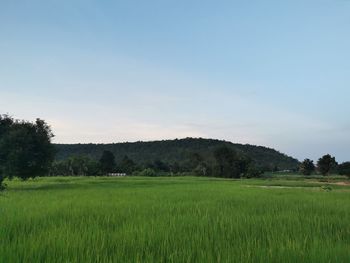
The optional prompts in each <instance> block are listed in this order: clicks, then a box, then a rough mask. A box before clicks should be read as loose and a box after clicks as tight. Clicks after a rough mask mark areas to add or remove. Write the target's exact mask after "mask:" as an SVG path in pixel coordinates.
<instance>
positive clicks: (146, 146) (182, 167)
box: [55, 138, 299, 173]
mask: <svg viewBox="0 0 350 263" xmlns="http://www.w3.org/2000/svg"><path fill="white" fill-rule="evenodd" d="M55 146H56V148H57V160H64V159H66V158H68V157H70V156H73V155H88V156H90V157H91V158H93V159H95V160H99V158H100V157H101V155H102V153H103V151H106V150H108V151H111V152H112V153H113V154H114V155H115V158H116V163H117V164H118V163H120V162H121V161H122V159H123V158H124V156H128V157H129V158H130V159H131V160H133V161H134V162H135V163H136V164H137V166H139V167H142V168H147V167H149V168H152V169H157V168H156V167H151V166H150V165H151V164H153V165H154V162H155V161H156V160H158V161H161V162H162V163H164V164H166V165H167V166H168V168H169V170H171V172H174V173H177V172H189V171H192V170H193V169H194V168H195V167H196V166H197V165H193V163H192V160H193V159H195V156H193V155H196V154H199V155H200V157H201V158H202V159H203V160H204V162H205V163H206V164H207V166H210V167H211V166H213V164H214V163H215V158H214V155H213V153H214V151H215V150H216V149H217V148H219V147H221V146H227V147H228V148H230V149H232V150H233V151H235V152H236V154H237V155H238V156H239V157H241V158H247V159H250V160H251V161H252V162H253V163H254V165H255V166H256V167H257V168H259V169H261V170H264V171H272V170H273V169H274V168H278V169H279V170H296V169H297V168H298V166H299V162H298V160H296V159H293V158H291V157H288V156H286V155H284V154H282V153H280V152H278V151H276V150H273V149H270V148H266V147H262V146H254V145H247V144H245V145H242V144H233V143H230V142H226V141H220V140H211V139H202V138H199V139H195V138H186V139H177V140H164V141H153V142H135V143H114V144H57V145H55Z"/></svg>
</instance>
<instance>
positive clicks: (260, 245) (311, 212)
mask: <svg viewBox="0 0 350 263" xmlns="http://www.w3.org/2000/svg"><path fill="white" fill-rule="evenodd" d="M323 184H324V183H319V182H318V181H317V180H316V179H313V180H310V179H308V180H302V179H300V178H298V179H296V180H294V181H293V180H291V179H290V178H289V179H288V180H283V179H281V178H279V179H265V180H263V179H260V180H256V179H254V180H252V179H246V180H224V179H212V178H195V177H177V178H176V177H168V178H140V177H135V178H131V177H126V178H72V177H66V178H63V177H54V178H37V179H35V180H31V181H28V182H20V181H11V182H8V190H7V191H5V192H4V193H2V194H1V195H0V216H1V217H0V262H6V263H10V262H84V263H85V262H142V263H144V262H152V263H154V262H191V263H192V262H201V263H202V262H298V263H300V262H317V263H321V262H349V259H350V187H349V186H338V185H332V186H331V187H332V188H333V190H332V191H324V190H322V188H321V187H320V186H322V185H323ZM266 186H267V187H266ZM276 186H278V187H276ZM281 186H286V188H281Z"/></svg>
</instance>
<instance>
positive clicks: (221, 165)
mask: <svg viewBox="0 0 350 263" xmlns="http://www.w3.org/2000/svg"><path fill="white" fill-rule="evenodd" d="M213 155H214V161H213V162H211V163H208V162H206V160H205V159H204V158H203V157H202V156H201V154H199V153H192V154H191V155H190V157H189V159H188V162H187V163H186V165H184V166H181V165H179V164H178V163H177V162H174V163H167V162H163V161H161V160H155V161H153V162H148V163H146V164H138V163H136V162H134V161H133V160H132V159H131V158H129V157H128V156H124V157H123V158H122V160H121V161H120V162H116V158H115V156H114V154H113V153H112V152H110V151H104V152H103V153H102V156H101V157H100V159H99V160H98V161H96V160H94V159H92V158H90V157H88V156H83V155H79V156H72V157H70V158H68V159H66V160H62V161H55V162H54V163H53V164H52V166H51V169H50V175H52V176H60V175H61V176H62V175H63V176H99V175H108V174H113V173H125V174H127V175H139V176H161V175H183V174H186V173H190V174H194V175H198V176H217V177H225V178H240V177H257V176H259V175H260V174H261V173H262V172H263V171H262V170H259V169H258V168H256V167H255V165H254V164H253V162H252V161H251V160H249V159H248V158H244V157H241V156H239V155H238V154H237V153H236V152H235V151H234V150H232V149H231V148H229V147H226V146H221V147H219V148H217V149H216V150H215V151H214V153H213Z"/></svg>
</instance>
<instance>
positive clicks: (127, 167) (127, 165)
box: [118, 155, 137, 174]
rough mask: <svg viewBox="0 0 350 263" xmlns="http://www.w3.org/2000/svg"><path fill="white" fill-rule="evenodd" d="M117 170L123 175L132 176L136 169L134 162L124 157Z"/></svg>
mask: <svg viewBox="0 0 350 263" xmlns="http://www.w3.org/2000/svg"><path fill="white" fill-rule="evenodd" d="M118 168H119V170H120V171H121V172H123V173H126V174H132V173H133V172H134V171H135V170H136V168H137V167H136V164H135V162H134V161H133V160H131V159H130V158H129V157H128V156H126V155H125V156H124V158H123V159H122V161H121V162H120V165H119V166H118Z"/></svg>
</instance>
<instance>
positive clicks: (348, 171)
mask: <svg viewBox="0 0 350 263" xmlns="http://www.w3.org/2000/svg"><path fill="white" fill-rule="evenodd" d="M338 172H339V174H340V175H347V176H348V177H350V162H345V163H342V164H340V165H339V166H338Z"/></svg>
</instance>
